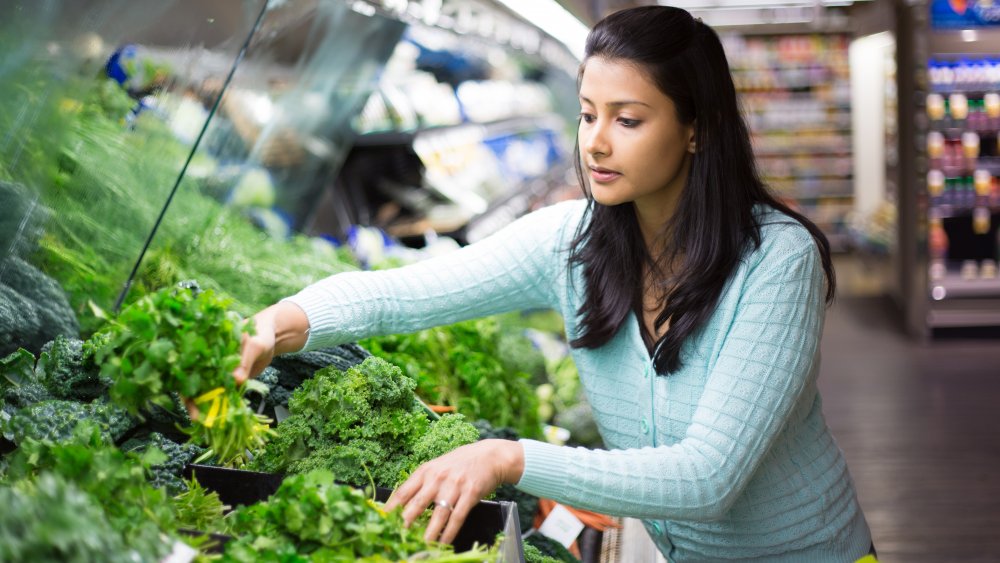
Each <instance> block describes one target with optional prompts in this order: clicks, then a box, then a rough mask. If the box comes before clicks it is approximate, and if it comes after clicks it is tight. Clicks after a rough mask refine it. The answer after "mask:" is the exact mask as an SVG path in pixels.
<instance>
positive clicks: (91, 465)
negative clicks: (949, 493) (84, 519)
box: [0, 422, 177, 561]
mask: <svg viewBox="0 0 1000 563" xmlns="http://www.w3.org/2000/svg"><path fill="white" fill-rule="evenodd" d="M163 459H164V455H163V454H162V452H159V451H156V450H149V451H147V452H146V453H144V454H143V455H141V456H138V455H135V454H126V453H124V452H122V451H120V450H118V449H117V448H115V447H114V446H113V445H112V444H110V443H109V442H108V441H107V440H106V439H105V438H104V437H103V436H102V434H101V431H100V429H98V428H97V427H96V425H94V424H92V423H90V422H82V423H80V424H79V425H77V427H76V429H75V431H74V433H73V435H72V436H71V437H70V438H68V439H67V440H65V441H62V442H53V441H50V440H34V439H27V440H25V441H24V442H23V443H21V444H20V447H19V448H18V449H17V450H15V451H14V452H13V453H11V454H9V455H8V456H7V458H6V461H7V466H6V467H5V470H4V474H3V480H4V481H5V482H8V483H13V484H16V487H20V488H21V489H22V490H30V487H32V486H37V487H39V490H40V491H50V492H49V493H46V495H48V496H47V497H45V498H50V497H54V496H57V495H62V496H63V498H64V499H65V500H67V501H68V502H71V503H73V504H75V505H79V508H80V509H81V510H82V511H84V512H83V514H87V515H88V520H90V521H92V523H93V530H94V531H95V534H96V535H95V538H94V539H93V540H92V541H94V542H97V541H100V542H101V547H102V548H103V547H113V546H118V545H123V546H124V547H125V550H122V549H120V548H118V549H115V551H114V552H113V553H111V552H109V554H108V556H109V557H115V556H117V554H123V553H124V554H132V555H130V556H131V557H132V560H138V561H158V560H160V559H161V558H162V557H163V556H164V555H166V552H167V551H169V545H168V542H166V541H165V536H164V534H173V532H174V531H175V530H176V528H177V519H176V515H175V512H174V508H173V506H172V503H171V501H170V498H169V497H168V496H167V493H166V492H165V491H164V490H163V489H157V488H155V487H152V486H151V485H149V483H147V480H146V477H147V476H146V472H147V471H148V469H149V467H150V466H152V465H154V464H157V463H160V462H161V461H162V460H163ZM45 474H50V475H54V476H56V478H57V479H58V480H59V481H62V482H65V483H72V484H73V486H72V487H61V488H60V487H59V486H58V485H51V484H47V482H46V479H45V478H44V477H40V476H43V475H45ZM35 483H37V485H34V484H35ZM74 490H78V491H79V492H80V493H82V494H83V495H86V497H89V499H90V502H86V501H84V500H82V499H80V498H79V495H77V494H76V493H74V492H73V491H74ZM6 506H7V505H5V511H6ZM51 522H53V521H52V520H47V519H46V518H41V519H36V520H32V521H29V522H25V525H26V526H32V527H33V531H32V532H31V533H32V534H38V535H25V536H24V537H23V538H22V541H25V542H34V543H44V542H45V541H48V540H50V539H51V538H52V535H54V534H59V533H68V531H64V530H51V529H49V526H50V523H51ZM105 524H106V525H105ZM83 529H84V530H87V529H91V528H90V527H84V528H83ZM108 529H110V530H113V531H114V532H115V534H117V535H118V538H117V539H115V538H114V537H109V536H108ZM86 546H87V544H84V546H81V548H84V547H86ZM72 547H73V546H63V548H69V549H72ZM96 548H97V547H96V546H95V549H96ZM0 559H3V560H7V559H5V558H0ZM15 560H18V559H16V558H15Z"/></svg>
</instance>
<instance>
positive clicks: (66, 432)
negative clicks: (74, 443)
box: [3, 399, 138, 444]
mask: <svg viewBox="0 0 1000 563" xmlns="http://www.w3.org/2000/svg"><path fill="white" fill-rule="evenodd" d="M83 420H89V421H93V422H94V423H95V424H96V425H97V426H98V428H100V431H101V433H102V434H103V435H104V436H105V438H106V439H107V440H108V441H110V442H115V441H117V440H119V439H121V438H122V437H123V436H124V435H125V433H126V432H128V431H129V430H131V429H132V428H135V426H136V425H137V424H138V419H136V418H135V417H133V416H131V415H129V413H128V412H127V411H125V409H122V408H121V407H118V406H116V405H112V404H109V403H104V402H100V401H98V402H94V403H89V404H88V403H78V402H76V401H65V400H61V399H50V400H45V401H41V402H38V403H34V404H31V405H28V406H26V407H23V408H21V409H20V410H18V411H17V412H15V413H14V414H13V415H12V416H11V418H10V420H9V421H7V422H6V424H4V428H3V434H4V437H5V438H7V439H8V440H10V441H12V442H14V443H15V444H21V443H23V442H24V441H25V440H26V439H29V438H30V439H33V440H51V441H54V442H60V441H64V440H67V439H69V438H71V437H72V435H73V431H74V429H75V428H76V425H77V424H78V423H79V422H80V421H83Z"/></svg>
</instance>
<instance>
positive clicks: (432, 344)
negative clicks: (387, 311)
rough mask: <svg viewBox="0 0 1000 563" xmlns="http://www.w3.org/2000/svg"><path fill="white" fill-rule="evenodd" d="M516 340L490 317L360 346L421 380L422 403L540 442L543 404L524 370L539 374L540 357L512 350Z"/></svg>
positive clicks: (522, 348) (526, 350)
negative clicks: (502, 347) (450, 409)
mask: <svg viewBox="0 0 1000 563" xmlns="http://www.w3.org/2000/svg"><path fill="white" fill-rule="evenodd" d="M512 338H513V337H512V336H510V335H509V333H508V334H506V335H505V333H504V332H503V331H501V328H500V323H499V322H498V320H497V319H496V318H495V317H487V318H483V319H477V320H472V321H465V322H461V323H456V324H453V325H449V326H444V327H436V328H431V329H428V330H423V331H420V332H416V333H412V334H399V335H391V336H381V337H376V338H370V339H367V340H364V341H362V342H361V345H362V346H364V347H365V348H367V349H368V350H369V351H370V352H371V353H372V354H373V355H376V356H379V357H382V358H385V359H386V360H388V361H389V362H391V363H393V364H395V365H398V366H400V367H401V368H402V370H403V373H405V374H406V375H407V376H409V377H411V378H413V379H414V380H416V381H417V394H418V395H419V396H420V397H421V398H422V399H423V400H425V401H427V402H430V403H433V404H436V405H446V406H452V407H455V408H456V409H457V411H458V412H459V413H461V414H463V415H465V416H467V417H468V418H469V419H470V420H477V419H485V420H488V421H489V422H490V423H491V424H493V425H495V426H510V427H513V428H515V429H517V431H518V432H519V433H520V434H521V435H522V436H525V437H528V438H537V437H539V436H540V435H541V422H540V420H539V416H538V398H537V397H536V396H535V391H534V389H533V388H532V386H531V379H532V377H531V375H530V374H529V373H528V372H527V371H525V369H532V370H536V369H537V366H538V363H537V359H538V358H537V356H536V355H537V354H538V351H537V350H534V349H533V348H532V347H531V346H530V343H528V345H527V346H517V347H515V346H512V345H511V343H510V340H511V339H512ZM521 338H524V337H523V336H521ZM502 341H503V342H505V349H506V350H516V351H517V352H518V353H519V354H522V355H523V357H517V356H516V355H514V354H512V353H509V354H506V355H505V354H503V353H501V351H500V343H501V342H502ZM543 361H544V360H543ZM543 365H544V364H543ZM528 366H535V367H533V368H532V367H528Z"/></svg>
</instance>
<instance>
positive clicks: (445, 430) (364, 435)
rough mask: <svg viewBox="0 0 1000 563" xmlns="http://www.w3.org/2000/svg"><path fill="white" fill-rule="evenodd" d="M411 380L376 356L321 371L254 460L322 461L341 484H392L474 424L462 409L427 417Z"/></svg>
mask: <svg viewBox="0 0 1000 563" xmlns="http://www.w3.org/2000/svg"><path fill="white" fill-rule="evenodd" d="M415 386H416V383H415V382H414V381H413V380H412V379H410V378H408V377H406V376H404V375H402V373H400V371H399V368H397V367H396V366H393V365H392V364H389V363H388V362H386V361H384V360H381V359H379V358H375V357H371V358H368V359H367V360H365V361H364V362H362V363H361V364H359V365H357V366H355V367H352V368H350V369H349V370H347V371H346V372H341V371H338V370H336V369H334V368H332V367H330V368H326V369H323V370H320V371H319V372H317V373H316V374H315V376H314V377H312V378H311V379H309V380H306V381H305V382H303V384H302V386H301V387H300V388H299V389H298V390H296V391H295V393H294V395H293V396H292V399H291V401H290V402H289V411H290V415H289V417H288V418H287V419H285V420H284V421H282V422H281V423H280V424H279V425H278V427H277V429H276V433H277V436H276V437H275V438H274V439H273V440H272V441H271V442H270V443H269V444H268V445H267V447H266V448H265V450H264V452H263V453H262V454H261V455H259V456H258V457H257V458H256V459H255V460H254V461H253V463H252V466H253V467H254V468H255V469H257V470H259V471H267V472H287V473H302V472H306V471H309V470H312V469H317V468H325V469H328V470H330V471H333V473H334V474H335V475H336V476H337V479H338V480H340V481H341V482H344V483H351V484H356V485H363V484H366V483H369V482H370V481H373V482H374V484H376V485H379V486H385V487H392V486H395V485H396V484H397V483H399V482H400V481H401V480H402V479H403V478H405V476H406V475H408V474H409V473H410V472H412V471H413V470H414V469H415V468H416V467H417V466H418V465H419V464H420V463H422V462H424V461H427V460H428V459H430V458H431V457H436V456H437V455H441V454H443V453H445V452H448V451H451V450H453V449H455V448H457V447H459V446H461V445H463V444H467V443H471V442H473V441H475V439H476V437H477V435H478V433H477V431H476V430H475V428H474V427H472V426H471V425H470V424H468V423H466V422H464V421H463V420H462V418H461V417H459V416H456V415H448V416H444V417H442V418H441V419H440V420H439V421H437V422H434V423H431V422H430V421H429V420H428V418H427V414H426V412H425V411H424V410H423V408H422V407H421V406H420V405H419V404H418V403H416V401H415V397H414V395H413V388H414V387H415ZM438 425H440V428H437V429H433V430H432V428H433V427H435V426H438Z"/></svg>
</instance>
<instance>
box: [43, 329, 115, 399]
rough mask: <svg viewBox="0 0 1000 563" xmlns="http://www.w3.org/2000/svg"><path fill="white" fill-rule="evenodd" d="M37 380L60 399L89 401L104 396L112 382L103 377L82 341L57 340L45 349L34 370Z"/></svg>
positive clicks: (61, 338)
mask: <svg viewBox="0 0 1000 563" xmlns="http://www.w3.org/2000/svg"><path fill="white" fill-rule="evenodd" d="M35 370H36V371H37V379H38V380H39V381H41V382H42V383H43V384H44V385H45V387H46V389H48V390H49V392H50V393H52V395H53V396H55V397H57V398H59V399H76V400H78V401H90V400H93V399H96V398H97V397H100V396H102V395H104V393H105V392H106V391H107V390H108V387H109V386H110V384H111V382H110V381H109V380H107V379H106V378H102V377H101V368H100V367H99V366H98V365H97V364H95V363H94V359H93V354H92V353H91V352H90V351H89V350H88V351H87V352H84V347H83V341H82V340H77V339H75V338H64V337H62V336H57V337H56V339H55V340H53V341H51V342H49V343H47V344H46V345H45V346H43V347H42V353H41V354H40V355H39V356H38V362H37V365H36V367H35Z"/></svg>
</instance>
